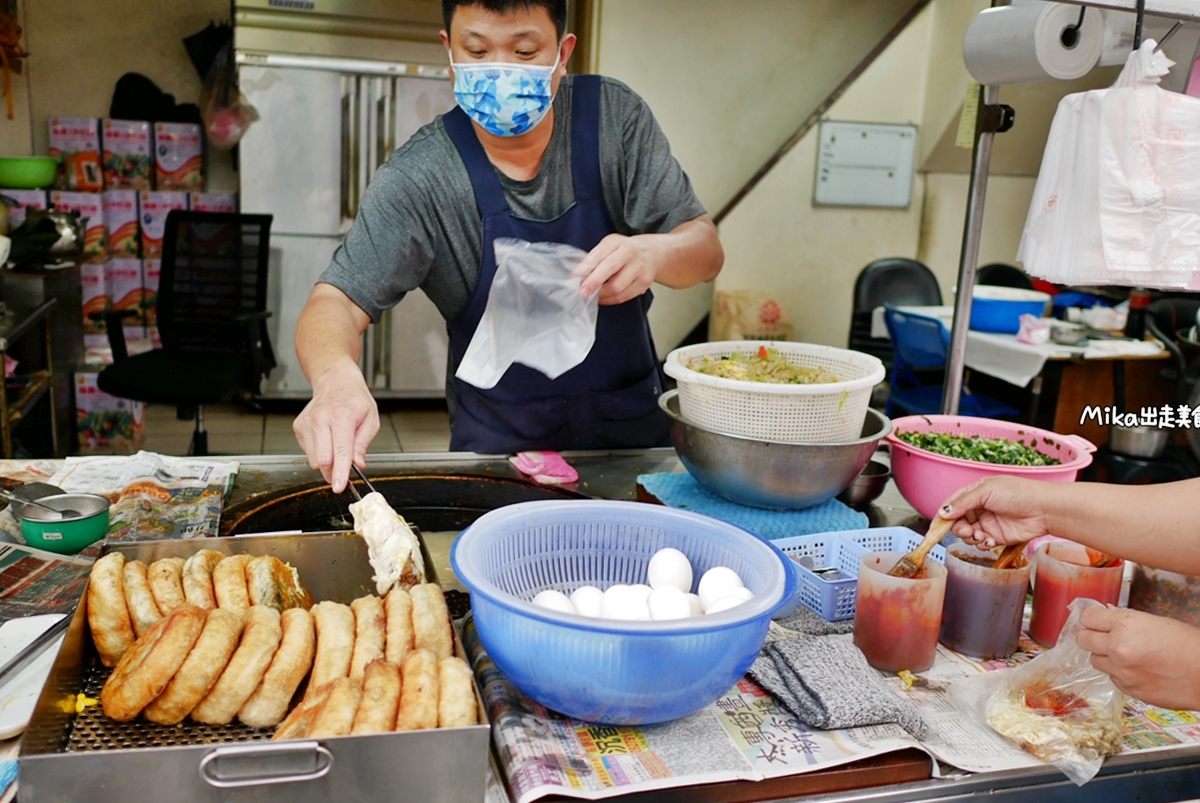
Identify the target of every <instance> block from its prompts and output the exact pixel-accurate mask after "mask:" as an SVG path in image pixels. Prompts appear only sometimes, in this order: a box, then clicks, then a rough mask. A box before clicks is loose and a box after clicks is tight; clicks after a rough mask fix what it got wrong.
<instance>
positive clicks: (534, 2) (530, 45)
mask: <svg viewBox="0 0 1200 803" xmlns="http://www.w3.org/2000/svg"><path fill="white" fill-rule="evenodd" d="M443 8H444V9H445V11H446V12H447V20H446V23H447V26H446V27H447V30H446V31H443V32H442V38H443V41H444V42H445V43H446V45H447V48H448V49H449V50H450V53H451V60H452V66H453V71H454V75H455V94H456V98H457V99H458V101H459V106H460V107H461V111H460V110H458V109H456V110H455V111H454V112H451V113H448V114H446V115H443V116H442V117H439V118H438V119H437V120H435V121H434V122H433V123H430V124H429V125H427V126H425V127H424V128H422V129H421V130H420V131H418V132H417V133H416V134H415V135H413V137H412V138H411V139H410V140H409V141H408V142H407V143H405V144H404V146H402V147H401V148H400V149H399V150H397V151H396V152H395V153H394V154H393V155H392V157H391V158H390V159H389V160H388V161H387V163H386V164H384V165H383V166H382V167H380V169H379V171H378V172H377V173H376V175H375V177H374V178H373V180H372V182H371V184H370V186H369V188H368V190H367V192H366V195H365V197H364V199H363V202H362V204H361V205H360V210H359V214H358V217H357V219H356V220H355V222H354V225H353V226H352V227H351V229H350V231H349V233H347V235H346V237H345V240H344V241H343V243H342V245H341V247H340V248H339V249H338V250H337V252H336V253H335V254H334V258H333V263H332V264H331V265H330V267H329V268H328V269H327V270H326V271H325V273H324V274H323V275H322V276H321V279H320V283H319V284H318V285H317V286H316V288H314V290H313V293H312V296H311V297H310V299H309V302H308V304H307V305H306V307H305V310H304V312H303V313H302V315H301V317H300V321H299V323H298V325H297V331H296V350H297V353H298V355H299V357H300V360H301V363H302V365H303V366H304V369H305V373H306V374H307V376H308V378H309V380H310V381H311V382H312V385H313V400H312V401H311V402H310V403H309V405H308V406H307V407H306V408H305V410H304V412H303V413H301V415H300V416H299V417H298V418H297V419H296V422H295V425H294V429H295V432H296V435H297V438H298V439H299V442H300V444H301V446H302V447H303V448H304V450H305V452H306V453H307V454H308V457H309V461H310V463H311V464H312V465H313V467H314V468H319V469H320V470H321V472H322V473H323V474H324V475H325V477H326V478H327V479H329V480H330V481H331V482H332V483H333V485H334V489H335V490H338V491H340V490H341V489H342V488H343V487H344V485H345V481H346V478H347V476H348V473H349V468H350V462H351V460H354V462H356V463H358V464H360V465H361V464H362V463H363V460H364V458H365V453H366V448H367V445H368V444H369V443H370V441H371V439H372V438H374V436H375V434H376V433H377V432H378V427H379V423H378V413H377V410H376V407H375V403H374V400H373V399H372V397H371V394H370V391H369V390H368V389H367V387H366V383H365V381H364V380H363V377H362V374H361V373H360V372H359V370H358V367H357V366H358V358H359V348H360V343H361V333H362V332H363V331H364V330H365V328H366V326H367V325H368V323H369V322H371V321H374V320H377V319H378V317H379V314H380V313H381V312H382V311H383V310H384V309H387V308H389V307H392V306H394V305H395V304H397V303H398V302H400V300H401V299H402V298H403V297H404V295H405V293H407V292H409V291H411V290H413V289H415V288H418V287H420V288H421V289H422V290H424V291H425V293H426V294H427V295H428V296H429V298H430V299H431V300H432V301H433V302H434V304H435V305H437V307H438V309H439V310H440V311H441V313H442V315H443V316H444V317H445V318H446V320H447V321H448V323H449V326H448V328H449V331H450V335H451V365H450V376H448V377H447V396H448V400H449V401H450V403H451V410H452V414H453V417H454V441H452V445H454V448H460V449H473V450H475V451H516V450H519V449H523V448H597V447H599V446H613V445H653V444H651V443H640V442H639V441H638V440H637V438H638V437H641V438H642V439H643V440H645V439H647V438H654V437H657V436H655V435H652V434H650V433H651V432H652V430H653V431H657V430H655V429H654V427H653V426H650V424H653V423H654V422H653V421H652V419H653V414H655V413H658V411H657V410H654V411H652V412H651V411H650V410H649V409H648V407H647V404H648V402H653V396H656V395H657V392H658V386H657V384H656V382H657V379H656V378H651V377H648V376H647V377H645V378H644V379H643V374H644V372H645V371H646V368H647V363H646V357H645V356H644V354H643V352H646V348H644V347H643V346H642V341H643V340H645V341H646V343H648V328H647V327H646V326H645V325H644V316H645V309H646V307H648V303H646V301H645V299H644V298H641V297H642V296H643V294H644V293H645V292H646V291H647V290H648V289H649V288H650V286H651V284H653V283H654V282H655V281H658V282H661V283H663V284H664V285H667V286H671V287H688V286H690V285H692V284H695V283H697V282H699V281H710V280H711V279H712V278H714V277H715V275H716V273H717V272H718V271H719V270H720V267H721V262H722V261H723V255H722V252H721V247H720V244H719V242H718V241H717V237H716V229H715V227H714V226H713V224H712V222H711V220H710V219H709V217H708V216H707V215H706V214H705V211H704V208H703V206H702V205H701V204H700V202H699V201H698V200H697V198H696V196H695V194H694V193H693V192H692V188H691V184H690V182H689V181H688V178H687V176H686V175H685V174H684V172H683V170H682V168H681V167H680V166H679V164H678V162H676V161H675V159H674V158H673V157H672V156H671V153H670V147H669V145H668V143H667V140H666V138H665V136H664V135H663V133H662V131H661V130H660V129H659V127H658V125H657V123H656V122H655V120H654V117H653V115H652V114H651V112H650V110H649V108H648V107H647V106H646V104H645V102H644V101H642V99H641V98H639V97H638V96H637V95H636V94H635V93H634V92H633V91H632V90H631V89H629V87H627V86H625V85H624V84H622V83H620V82H618V81H615V80H611V79H600V80H599V81H597V80H596V79H587V80H585V81H583V83H582V84H581V83H580V79H579V78H577V77H575V76H566V74H565V69H564V68H563V67H562V66H561V64H562V63H563V62H565V61H566V60H567V59H569V58H570V55H571V51H572V50H573V48H574V45H575V37H574V36H573V35H571V34H565V33H564V27H565V0H529V2H526V0H463V1H460V2H454V0H445V2H444V3H443ZM497 76H498V77H497ZM578 87H582V88H578ZM551 98H552V99H553V100H552V102H551ZM580 103H582V104H584V105H583V106H579V105H578V104H580ZM597 106H598V114H597ZM573 107H574V108H573ZM597 117H598V120H599V122H598V143H597V142H596V139H597V137H596V135H595V134H594V132H593V134H592V135H591V136H590V137H589V135H588V132H587V131H586V130H585V129H586V128H587V125H588V121H589V120H593V119H595V118H597ZM592 125H595V123H592ZM480 146H482V147H480ZM596 150H598V170H596V169H594V167H592V168H589V165H594V163H595V162H596V161H597V160H596V157H595V155H594V152H595V151H596ZM589 169H590V170H591V172H590V173H589ZM588 175H593V179H592V180H591V181H589V180H587V179H586V177H587V176H588ZM593 185H598V189H597V190H596V191H595V192H594V194H595V195H596V196H597V197H596V198H595V200H594V201H593V200H592V199H591V198H590V197H588V196H590V195H591V194H593V193H592V190H589V189H588V188H589V187H593ZM493 187H494V191H491V190H492V188H493ZM581 188H582V189H581ZM577 191H581V192H582V193H583V194H584V196H585V197H582V198H577ZM489 192H490V194H489ZM489 198H491V199H492V201H489V200H488V199H489ZM497 203H498V204H499V205H500V206H503V207H505V208H504V209H502V210H501V211H500V212H497V211H496V210H495V209H492V211H491V213H489V208H491V207H495V206H496V204H497ZM501 236H516V237H519V238H521V239H528V240H534V241H539V240H548V241H554V242H567V243H568V244H571V245H575V246H577V247H580V248H583V250H585V251H588V252H589V255H588V258H587V260H585V262H584V264H583V266H581V272H582V273H583V274H584V276H585V278H584V280H583V287H582V292H583V293H584V294H585V295H590V294H591V293H595V292H597V291H598V292H599V300H600V304H601V319H600V322H599V324H598V327H597V341H596V345H595V346H594V347H593V350H592V353H591V354H589V356H588V359H587V360H585V362H584V363H583V364H582V365H581V366H579V367H577V368H576V369H572V371H570V372H568V374H566V375H564V376H563V377H560V378H558V379H556V380H553V381H552V380H549V379H548V378H546V377H544V375H539V374H536V372H533V370H532V369H529V368H526V367H525V366H521V365H514V366H512V367H511V368H510V369H509V371H508V372H507V373H506V374H505V376H504V377H503V378H502V379H501V381H500V384H498V385H497V386H496V387H495V388H492V389H486V390H482V389H478V388H475V387H473V386H470V385H467V384H466V383H463V382H462V381H461V380H456V379H455V378H454V376H453V373H454V370H455V368H456V365H457V360H458V359H459V358H461V356H462V351H463V347H464V346H465V341H469V340H470V338H471V335H472V331H473V328H474V326H475V325H476V324H477V323H478V318H479V314H480V312H481V311H482V308H483V305H484V304H485V303H486V299H487V293H488V291H489V290H490V286H491V280H492V277H493V276H494V271H495V263H494V255H493V253H492V247H491V240H492V239H494V238H496V237H501ZM400 314H403V308H401V313H400ZM635 330H636V332H635ZM642 332H645V334H641V333H642ZM626 354H636V355H639V356H636V357H624V356H621V355H626ZM614 355H616V356H614ZM651 359H653V357H651ZM639 380H640V383H639ZM647 383H648V384H647ZM635 384H636V385H638V387H639V388H642V389H640V390H639V389H635V388H634V385H635ZM643 386H644V387H643ZM635 397H636V398H635ZM594 419H595V420H594ZM597 422H598V423H597ZM639 422H642V423H646V422H649V423H647V426H650V428H649V429H643V430H642V431H644V432H645V433H647V434H644V435H641V436H638V435H629V436H628V437H631V438H633V440H632V441H628V442H623V441H621V440H620V437H621V436H620V435H618V434H616V433H618V432H620V431H626V430H627V431H630V432H635V431H638V428H639V427H640V426H642V424H641V423H639ZM539 427H540V429H539ZM614 438H617V440H614Z"/></svg>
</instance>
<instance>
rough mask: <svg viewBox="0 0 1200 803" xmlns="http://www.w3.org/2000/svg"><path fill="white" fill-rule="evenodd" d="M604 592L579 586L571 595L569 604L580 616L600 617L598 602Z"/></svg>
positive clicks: (591, 587)
mask: <svg viewBox="0 0 1200 803" xmlns="http://www.w3.org/2000/svg"><path fill="white" fill-rule="evenodd" d="M602 599H604V592H603V591H601V590H600V589H598V588H596V587H595V586H580V587H579V588H577V589H575V591H574V592H572V593H571V604H572V605H574V606H575V613H577V614H579V615H580V616H595V617H597V618H599V616H600V600H602Z"/></svg>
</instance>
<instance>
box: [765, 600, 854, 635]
mask: <svg viewBox="0 0 1200 803" xmlns="http://www.w3.org/2000/svg"><path fill="white" fill-rule="evenodd" d="M771 625H772V627H771V630H772V631H775V637H776V638H795V637H796V636H797V635H805V634H807V635H810V636H827V635H829V634H831V633H853V632H854V617H850V618H849V619H842V620H841V621H840V622H830V621H829V620H827V619H825V618H824V617H822V616H821V614H819V613H817V612H816V611H810V610H809V609H808V608H806V607H804V606H803V605H801V606H800V607H799V608H797V609H796V612H795V613H793V614H792V615H791V616H789V617H787V618H786V619H780V620H779V621H777V622H772V623H771ZM777 628H778V629H779V630H785V631H791V632H790V633H781V632H778V630H777Z"/></svg>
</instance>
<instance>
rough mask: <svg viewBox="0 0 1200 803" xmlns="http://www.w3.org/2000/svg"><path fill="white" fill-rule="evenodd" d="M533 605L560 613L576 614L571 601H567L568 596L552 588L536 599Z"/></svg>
mask: <svg viewBox="0 0 1200 803" xmlns="http://www.w3.org/2000/svg"><path fill="white" fill-rule="evenodd" d="M533 604H534V605H537V606H538V607H541V608H546V609H548V610H551V611H558V612H559V613H575V606H574V605H572V604H571V600H569V599H567V595H566V594H564V593H563V592H561V591H555V590H554V589H552V588H548V589H546V590H545V591H542V592H541V593H539V594H538V595H537V596H536V597H534V598H533Z"/></svg>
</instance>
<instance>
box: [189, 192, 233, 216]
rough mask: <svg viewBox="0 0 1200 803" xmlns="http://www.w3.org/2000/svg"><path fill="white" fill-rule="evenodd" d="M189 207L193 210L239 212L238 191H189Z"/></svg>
mask: <svg viewBox="0 0 1200 803" xmlns="http://www.w3.org/2000/svg"><path fill="white" fill-rule="evenodd" d="M188 209H190V210H192V211H193V212H224V213H225V214H229V215H232V214H234V213H235V212H237V193H236V192H191V193H188Z"/></svg>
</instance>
